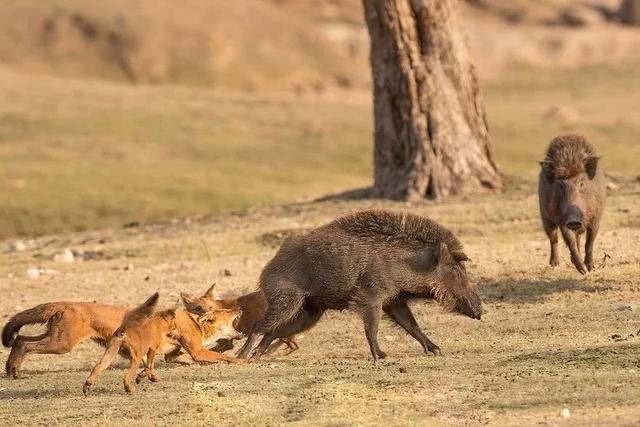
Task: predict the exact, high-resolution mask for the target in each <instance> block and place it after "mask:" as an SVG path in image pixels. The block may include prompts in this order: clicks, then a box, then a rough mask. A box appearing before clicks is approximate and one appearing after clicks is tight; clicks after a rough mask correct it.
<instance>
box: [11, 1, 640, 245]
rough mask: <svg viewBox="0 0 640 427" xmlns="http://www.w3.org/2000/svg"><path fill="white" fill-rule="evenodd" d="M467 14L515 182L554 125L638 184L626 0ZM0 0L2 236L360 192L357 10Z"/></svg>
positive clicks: (365, 169) (352, 5) (632, 16)
mask: <svg viewBox="0 0 640 427" xmlns="http://www.w3.org/2000/svg"><path fill="white" fill-rule="evenodd" d="M462 3H463V18H464V26H465V28H466V30H467V32H468V34H469V41H470V45H471V48H472V54H473V56H474V61H475V64H476V66H477V69H478V71H479V75H480V78H481V85H482V89H483V95H484V101H485V103H486V106H487V110H488V119H489V125H490V130H491V133H492V141H493V150H494V154H495V156H496V158H497V160H498V163H499V166H500V168H501V170H502V172H503V173H505V174H506V175H507V176H508V177H509V182H511V183H512V185H513V183H525V184H528V183H533V182H535V178H536V173H537V170H538V164H537V160H539V159H540V158H542V156H543V152H544V148H545V146H546V145H547V143H548V141H549V140H550V139H551V138H552V137H553V136H554V135H556V134H557V133H559V132H564V131H577V132H582V133H584V134H585V135H586V136H587V138H588V139H589V140H590V141H591V142H592V143H593V144H594V145H596V147H597V149H598V151H599V152H600V153H601V154H603V155H604V158H603V164H604V167H605V169H606V170H607V171H608V172H609V174H610V177H611V179H612V180H614V181H615V179H633V180H635V179H638V174H640V161H639V160H638V158H640V142H639V138H638V137H639V136H640V109H639V108H638V105H639V101H640V2H637V1H636V2H634V1H627V2H625V3H628V4H627V5H622V3H623V2H622V1H620V0H610V1H609V0H590V1H568V0H544V1H542V0H513V1H510V2H505V1H501V0H468V1H466V2H462ZM633 4H636V6H635V8H634V6H633ZM2 6H3V7H2V8H0V25H1V26H2V28H3V31H2V33H1V34H0V99H1V100H2V102H1V103H0V198H1V199H2V204H1V205H0V238H8V237H15V236H35V235H41V234H46V233H57V232H62V231H73V230H83V229H90V228H100V227H108V226H118V225H122V224H125V223H129V222H134V221H151V220H158V219H170V218H173V217H177V216H185V215H198V214H219V213H224V212H229V211H232V210H237V209H242V208H247V207H250V206H253V205H256V204H274V203H285V202H293V201H301V200H313V199H315V198H318V197H321V196H323V195H327V194H332V193H339V192H342V191H346V190H350V189H353V188H359V187H366V186H369V185H371V182H372V111H371V110H372V107H371V101H372V100H371V88H370V80H371V71H370V68H369V60H368V55H369V39H368V34H367V30H366V25H365V22H364V16H363V10H362V5H361V2H360V0H236V1H224V0H215V1H214V0H183V1H181V2H176V1H170V0H137V1H135V2H133V1H130V0H110V1H99V0H3V2H2Z"/></svg>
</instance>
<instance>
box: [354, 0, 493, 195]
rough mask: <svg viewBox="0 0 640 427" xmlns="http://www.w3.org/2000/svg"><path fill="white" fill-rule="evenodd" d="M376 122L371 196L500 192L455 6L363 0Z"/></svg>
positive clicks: (430, 0)
mask: <svg viewBox="0 0 640 427" xmlns="http://www.w3.org/2000/svg"><path fill="white" fill-rule="evenodd" d="M363 4H364V10H365V16H366V20H367V26H368V28H369V35H370V36H371V67H372V70H373V98H374V123H375V135H374V139H375V152H374V166H375V177H374V180H375V183H374V194H375V195H376V196H378V197H385V198H391V199H398V200H418V199H423V198H433V199H435V198H440V197H444V196H447V195H450V194H462V193H467V192H472V191H477V190H478V189H479V188H489V189H499V188H501V186H502V179H501V176H500V173H499V172H498V169H497V166H496V164H495V162H494V160H493V157H492V155H491V151H490V148H489V132H488V129H487V121H486V117H485V111H484V107H483V105H482V102H481V97H480V90H479V87H478V81H477V79H476V73H475V70H474V68H473V65H472V64H471V60H470V57H469V50H468V46H467V40H466V35H465V34H464V33H463V31H462V28H461V26H460V21H459V17H458V16H459V4H458V2H457V0H363Z"/></svg>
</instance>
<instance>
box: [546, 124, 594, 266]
mask: <svg viewBox="0 0 640 427" xmlns="http://www.w3.org/2000/svg"><path fill="white" fill-rule="evenodd" d="M598 159H599V157H597V156H596V154H595V151H594V149H593V147H592V146H591V145H590V144H589V143H588V142H587V141H585V139H584V137H582V136H580V135H573V134H568V135H560V136H558V137H556V138H554V139H553V140H552V141H551V144H549V148H548V149H547V154H546V156H545V159H544V160H543V161H542V162H540V165H541V166H542V170H541V171H540V178H539V184H538V194H539V198H540V216H541V217H542V225H543V226H544V230H545V232H546V233H547V236H548V237H549V241H550V243H551V257H550V258H549V264H550V265H552V266H556V265H558V228H560V232H561V233H562V238H563V239H564V241H565V243H566V244H567V246H568V247H569V250H570V251H571V262H573V265H575V267H576V268H577V269H578V271H579V272H580V273H581V274H586V273H587V270H589V271H591V270H592V269H593V242H594V241H595V239H596V235H597V234H598V228H599V227H600V218H601V217H602V212H603V211H604V205H605V199H606V196H607V188H606V182H605V178H604V173H603V171H602V168H601V167H599V166H598ZM584 232H586V233H587V241H586V244H585V256H584V263H583V262H582V259H581V257H580V236H581V235H582V234H583V233H584Z"/></svg>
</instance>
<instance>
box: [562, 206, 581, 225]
mask: <svg viewBox="0 0 640 427" xmlns="http://www.w3.org/2000/svg"><path fill="white" fill-rule="evenodd" d="M582 217H583V215H582V211H581V210H580V208H578V207H577V206H575V205H572V206H569V212H568V215H567V220H566V221H565V225H566V226H567V228H568V229H569V230H574V231H575V230H580V229H581V228H582V219H583V218H582Z"/></svg>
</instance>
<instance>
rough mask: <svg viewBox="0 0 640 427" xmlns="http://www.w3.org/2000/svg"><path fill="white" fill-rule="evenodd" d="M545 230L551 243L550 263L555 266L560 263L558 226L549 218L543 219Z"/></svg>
mask: <svg viewBox="0 0 640 427" xmlns="http://www.w3.org/2000/svg"><path fill="white" fill-rule="evenodd" d="M542 223H543V225H544V231H545V233H547V237H548V238H549V243H550V245H551V256H550V257H549V265H550V266H552V267H555V266H556V265H558V264H559V263H560V261H558V226H557V225H555V224H554V223H553V222H551V221H548V220H543V221H542Z"/></svg>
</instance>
